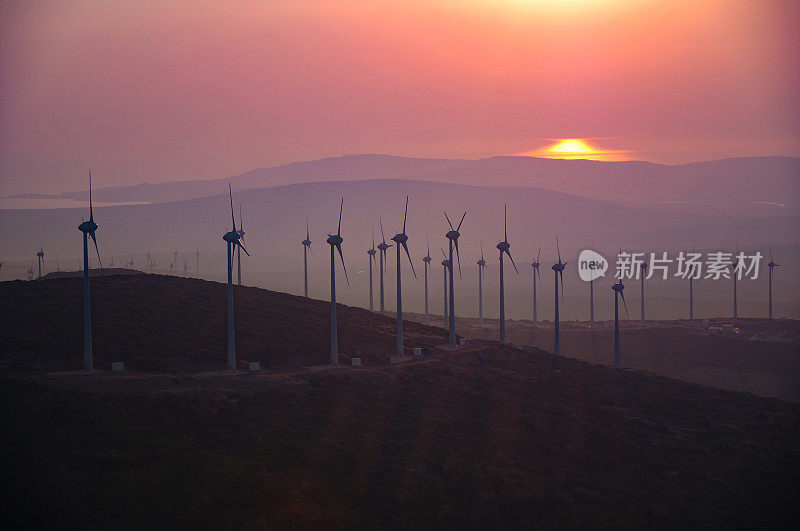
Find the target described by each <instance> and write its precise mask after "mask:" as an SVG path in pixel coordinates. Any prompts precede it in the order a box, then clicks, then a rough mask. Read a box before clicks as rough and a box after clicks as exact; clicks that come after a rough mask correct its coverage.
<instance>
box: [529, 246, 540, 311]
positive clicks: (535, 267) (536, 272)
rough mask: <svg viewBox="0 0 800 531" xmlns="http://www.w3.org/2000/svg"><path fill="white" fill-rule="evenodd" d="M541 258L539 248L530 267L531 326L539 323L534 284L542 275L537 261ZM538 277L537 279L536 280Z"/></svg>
mask: <svg viewBox="0 0 800 531" xmlns="http://www.w3.org/2000/svg"><path fill="white" fill-rule="evenodd" d="M541 257H542V247H541V245H540V246H539V252H538V253H536V258H534V260H533V263H531V267H532V268H533V326H536V323H537V322H538V321H539V315H538V311H537V310H538V308H537V306H536V299H537V297H536V284H537V282H536V281H537V280H538V281H539V282H541V281H542V274H541V273H540V272H539V265H540V264H539V259H540V258H541ZM537 277H538V279H537Z"/></svg>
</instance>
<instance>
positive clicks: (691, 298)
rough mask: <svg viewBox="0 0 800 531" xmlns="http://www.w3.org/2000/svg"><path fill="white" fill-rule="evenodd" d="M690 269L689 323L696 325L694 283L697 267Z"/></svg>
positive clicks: (692, 266)
mask: <svg viewBox="0 0 800 531" xmlns="http://www.w3.org/2000/svg"><path fill="white" fill-rule="evenodd" d="M689 267H690V268H691V270H690V272H689V322H690V323H694V286H693V285H692V283H693V282H694V274H695V271H696V269H697V266H696V265H694V264H692V265H691V266H689Z"/></svg>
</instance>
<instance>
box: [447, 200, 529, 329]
mask: <svg viewBox="0 0 800 531" xmlns="http://www.w3.org/2000/svg"><path fill="white" fill-rule="evenodd" d="M503 231H504V232H503V234H504V238H505V239H504V240H503V241H501V242H500V243H498V244H497V248H498V249H499V250H500V343H505V342H506V302H505V287H504V284H503V253H506V254H507V255H508V259H509V260H511V265H513V266H514V271H516V272H517V274H518V275H519V269H517V264H515V263H514V259H513V258H511V252H510V251H509V249H510V248H511V244H510V243H508V206H507V205H503ZM452 276H453V275H452V273H451V274H450V277H451V278H452Z"/></svg>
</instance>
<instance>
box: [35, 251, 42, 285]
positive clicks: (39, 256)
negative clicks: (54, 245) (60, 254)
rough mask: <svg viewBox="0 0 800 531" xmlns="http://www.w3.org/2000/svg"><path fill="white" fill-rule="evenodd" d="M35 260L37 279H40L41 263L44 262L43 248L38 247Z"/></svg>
mask: <svg viewBox="0 0 800 531" xmlns="http://www.w3.org/2000/svg"><path fill="white" fill-rule="evenodd" d="M36 258H38V262H39V278H42V262H44V247H39V252H38V253H36Z"/></svg>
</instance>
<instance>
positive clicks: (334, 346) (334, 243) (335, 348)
mask: <svg viewBox="0 0 800 531" xmlns="http://www.w3.org/2000/svg"><path fill="white" fill-rule="evenodd" d="M343 208H344V198H342V202H341V203H340V204H339V226H338V228H337V229H336V234H328V239H327V242H328V245H330V246H331V365H339V336H338V333H337V328H336V267H335V266H336V261H335V260H334V252H333V249H334V248H336V250H337V251H339V258H340V259H341V260H342V269H343V270H344V278H345V280H347V285H348V286H349V285H350V279H349V278H347V267H346V266H345V265H344V256H343V255H342V242H343V241H344V240H343V239H342V209H343Z"/></svg>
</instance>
